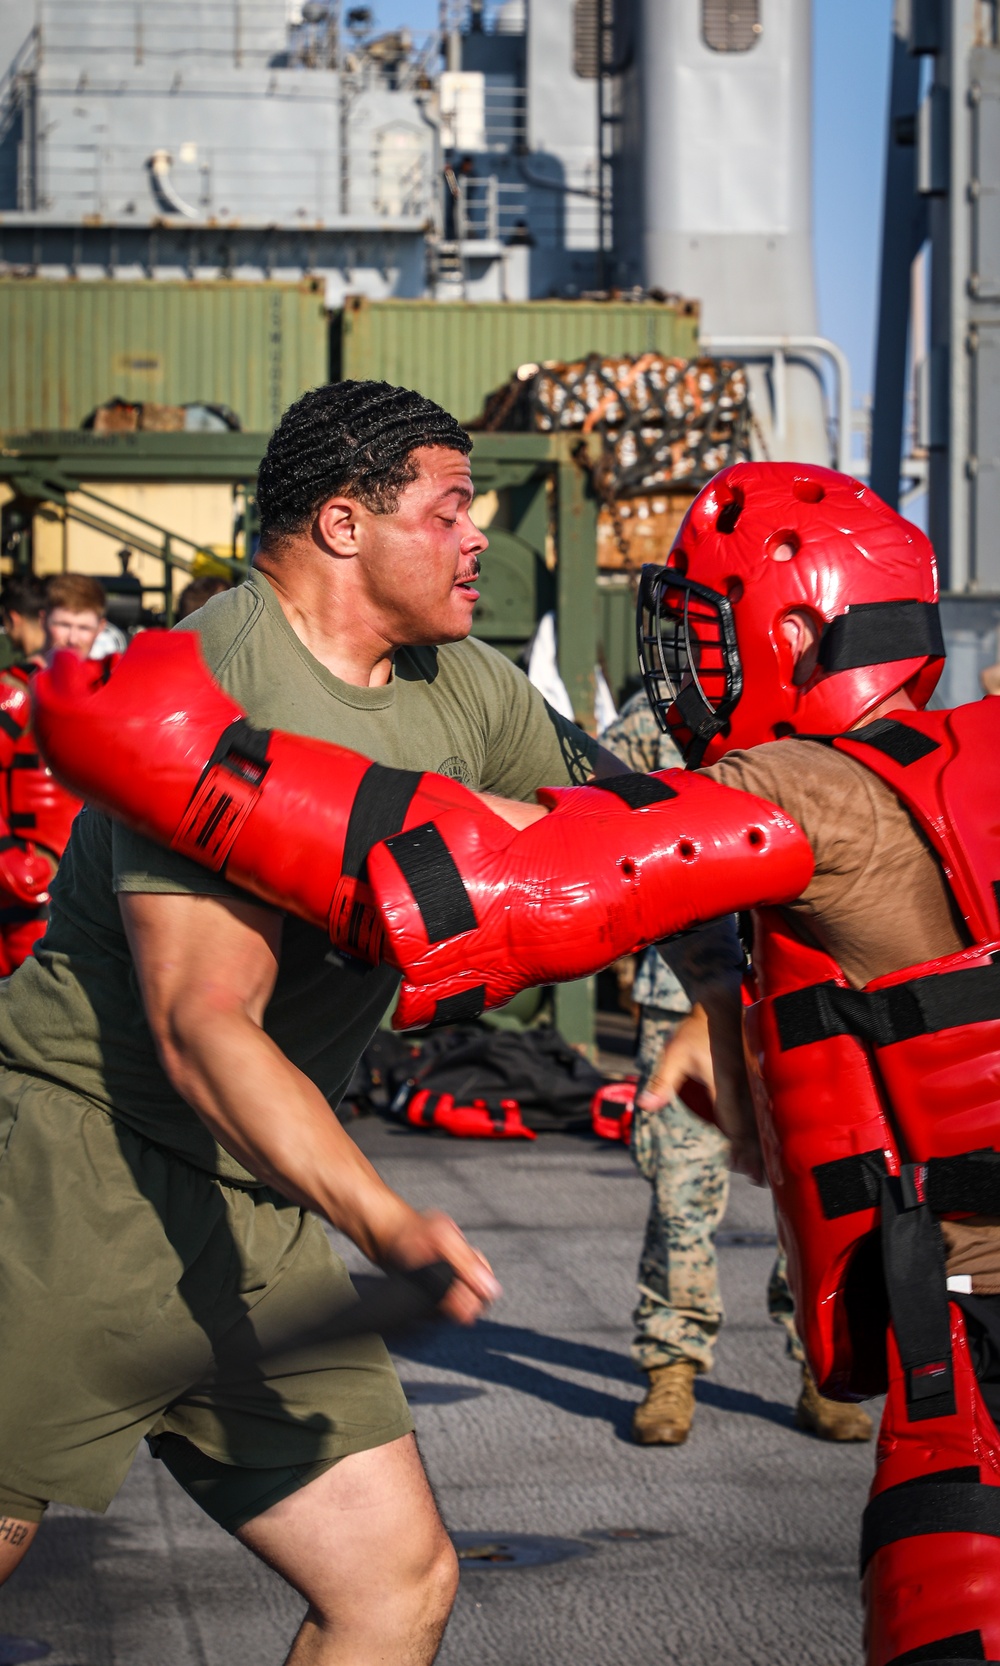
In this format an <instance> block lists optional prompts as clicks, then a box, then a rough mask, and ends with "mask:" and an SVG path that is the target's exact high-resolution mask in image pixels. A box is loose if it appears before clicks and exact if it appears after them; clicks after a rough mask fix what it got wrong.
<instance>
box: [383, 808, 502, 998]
mask: <svg viewBox="0 0 1000 1666" xmlns="http://www.w3.org/2000/svg"><path fill="white" fill-rule="evenodd" d="M385 848H386V850H388V851H390V852H391V853H392V856H393V859H394V861H395V862H396V863H397V864H398V866H399V870H400V872H401V874H402V875H403V878H404V879H405V880H406V883H407V885H408V886H409V887H410V890H411V891H412V892H413V900H414V902H415V903H416V905H417V907H418V908H419V910H420V913H421V917H422V919H423V922H424V930H425V931H426V933H427V941H428V943H443V942H444V940H445V938H446V937H458V936H459V935H460V934H461V933H462V932H463V931H474V930H475V929H476V924H477V921H476V916H475V913H474V912H473V908H472V903H471V902H470V901H469V894H468V892H467V891H466V889H465V886H464V885H463V884H462V876H461V874H460V873H459V871H458V868H457V866H456V864H455V858H454V857H453V856H452V854H451V851H450V850H449V849H448V846H447V845H446V844H445V842H444V840H443V839H442V837H441V835H440V833H439V832H438V830H437V828H436V827H435V826H434V823H433V822H430V821H428V822H425V823H424V825H423V826H422V827H414V828H412V829H411V830H410V832H408V833H397V834H396V835H395V837H393V838H391V839H386V841H385ZM480 1011H482V1008H480ZM449 1022H453V1020H449Z"/></svg>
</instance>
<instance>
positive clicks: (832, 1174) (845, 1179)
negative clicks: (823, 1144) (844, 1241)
mask: <svg viewBox="0 0 1000 1666" xmlns="http://www.w3.org/2000/svg"><path fill="white" fill-rule="evenodd" d="M884 1173H885V1152H884V1151H882V1150H875V1151H862V1152H859V1153H858V1155H857V1156H854V1157H837V1158H835V1159H834V1161H833V1162H831V1163H817V1164H816V1167H815V1168H814V1169H813V1179H814V1180H815V1182H816V1186H817V1190H818V1191H819V1200H820V1203H821V1204H822V1205H823V1213H824V1215H825V1216H826V1218H827V1220H828V1221H835V1220H838V1219H839V1218H840V1216H841V1215H853V1214H854V1213H855V1211H856V1210H858V1209H874V1208H875V1207H876V1205H877V1204H878V1198H879V1189H880V1187H881V1184H882V1176H883V1175H884Z"/></svg>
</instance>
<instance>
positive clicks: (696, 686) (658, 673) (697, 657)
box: [636, 566, 743, 767]
mask: <svg viewBox="0 0 1000 1666" xmlns="http://www.w3.org/2000/svg"><path fill="white" fill-rule="evenodd" d="M636 640H637V646H638V650H639V669H640V671H641V672H642V680H643V683H644V684H645V688H646V698H647V700H648V701H649V704H650V707H651V708H652V711H653V715H654V717H655V718H656V721H657V723H658V724H659V725H660V728H661V729H662V730H663V731H664V733H665V734H667V733H673V735H674V738H675V739H676V740H677V742H678V744H679V746H680V748H681V750H682V752H683V753H684V756H685V759H686V761H687V762H688V764H689V765H691V766H692V767H696V766H697V764H698V763H700V761H701V759H702V757H703V755H704V752H705V748H706V747H707V745H708V743H709V741H710V740H712V739H713V737H714V736H715V735H718V734H721V733H722V731H723V730H724V729H725V728H726V723H727V719H728V717H729V713H730V712H731V711H732V709H733V707H734V706H735V704H736V702H737V700H738V699H739V697H740V695H741V694H742V692H743V667H742V665H741V664H740V655H739V649H738V648H737V646H736V624H735V621H734V619H733V609H732V603H731V602H730V601H729V598H728V597H727V596H720V595H719V593H718V592H717V591H715V590H709V589H707V588H706V586H705V585H703V584H695V583H694V581H693V579H688V578H684V577H683V576H682V575H681V574H680V573H678V572H675V571H674V569H673V568H672V567H650V566H647V567H643V569H642V576H641V578H640V580H639V601H638V607H637V609H636ZM671 707H673V708H674V718H673V721H672V722H669V721H668V718H667V712H668V710H669V709H670V708H671Z"/></svg>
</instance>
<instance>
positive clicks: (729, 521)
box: [715, 492, 743, 532]
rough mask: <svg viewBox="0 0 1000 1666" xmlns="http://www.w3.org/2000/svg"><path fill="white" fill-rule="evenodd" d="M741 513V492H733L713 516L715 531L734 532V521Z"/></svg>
mask: <svg viewBox="0 0 1000 1666" xmlns="http://www.w3.org/2000/svg"><path fill="white" fill-rule="evenodd" d="M742 513H743V493H742V492H734V493H733V495H732V497H731V498H729V500H728V501H727V502H726V503H724V504H723V505H722V508H721V509H720V510H719V513H718V514H717V515H716V517H715V530H716V532H735V531H736V522H737V521H738V520H739V518H740V516H741V515H742Z"/></svg>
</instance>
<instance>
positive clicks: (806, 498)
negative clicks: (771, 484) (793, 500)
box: [792, 480, 826, 503]
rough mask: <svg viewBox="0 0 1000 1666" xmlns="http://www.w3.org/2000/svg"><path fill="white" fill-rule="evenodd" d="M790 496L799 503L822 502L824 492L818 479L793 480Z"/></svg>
mask: <svg viewBox="0 0 1000 1666" xmlns="http://www.w3.org/2000/svg"><path fill="white" fill-rule="evenodd" d="M792 496H793V497H797V498H798V500H799V502H800V503H822V501H823V499H824V498H825V497H826V492H825V491H824V489H823V487H822V486H821V485H820V483H819V481H818V480H793V481H792Z"/></svg>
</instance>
